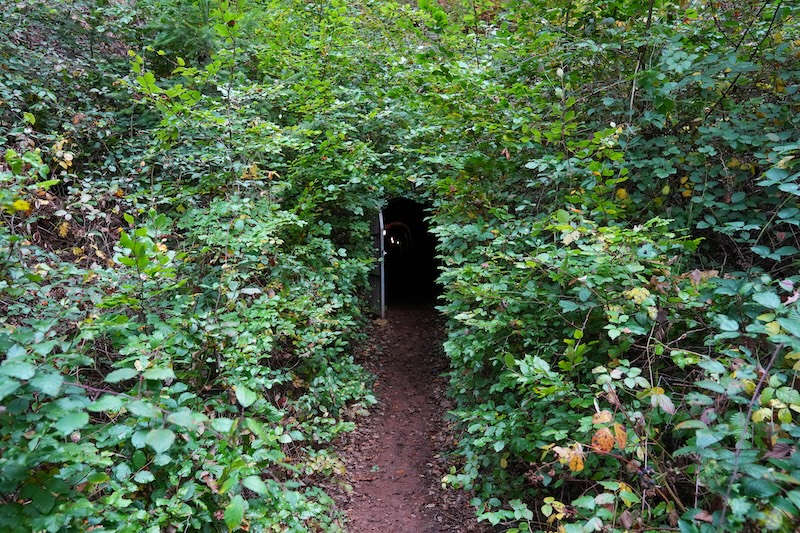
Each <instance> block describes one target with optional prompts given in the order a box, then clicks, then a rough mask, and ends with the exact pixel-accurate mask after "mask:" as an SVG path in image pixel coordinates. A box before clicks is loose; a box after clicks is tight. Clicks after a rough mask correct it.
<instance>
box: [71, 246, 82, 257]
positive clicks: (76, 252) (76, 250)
mask: <svg viewBox="0 0 800 533" xmlns="http://www.w3.org/2000/svg"><path fill="white" fill-rule="evenodd" d="M72 255H74V256H75V257H80V256H82V255H83V248H80V247H79V246H75V247H73V248H72Z"/></svg>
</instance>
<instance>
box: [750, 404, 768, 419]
mask: <svg viewBox="0 0 800 533" xmlns="http://www.w3.org/2000/svg"><path fill="white" fill-rule="evenodd" d="M752 418H753V422H763V421H764V420H765V419H767V418H769V419H772V409H770V408H769V407H762V408H761V409H759V410H757V411H756V412H754V413H753V417H752Z"/></svg>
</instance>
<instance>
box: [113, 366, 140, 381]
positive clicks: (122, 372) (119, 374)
mask: <svg viewBox="0 0 800 533" xmlns="http://www.w3.org/2000/svg"><path fill="white" fill-rule="evenodd" d="M138 373H139V372H138V371H137V370H135V369H133V368H120V369H119V370H114V371H113V372H111V373H110V374H109V375H107V376H106V379H105V381H106V382H108V383H119V382H120V381H125V380H128V379H131V378H132V377H134V376H136V375H137V374H138Z"/></svg>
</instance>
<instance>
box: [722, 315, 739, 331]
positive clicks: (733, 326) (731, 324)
mask: <svg viewBox="0 0 800 533" xmlns="http://www.w3.org/2000/svg"><path fill="white" fill-rule="evenodd" d="M718 319H719V327H720V329H721V330H722V331H739V323H738V322H736V321H735V320H734V319H732V318H730V317H728V316H725V315H719V316H718Z"/></svg>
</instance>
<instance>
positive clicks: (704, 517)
mask: <svg viewBox="0 0 800 533" xmlns="http://www.w3.org/2000/svg"><path fill="white" fill-rule="evenodd" d="M694 519H695V520H701V521H703V522H708V523H709V524H710V523H712V522H713V521H714V517H712V516H711V513H709V512H708V511H700V512H699V513H697V514H696V515H694Z"/></svg>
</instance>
